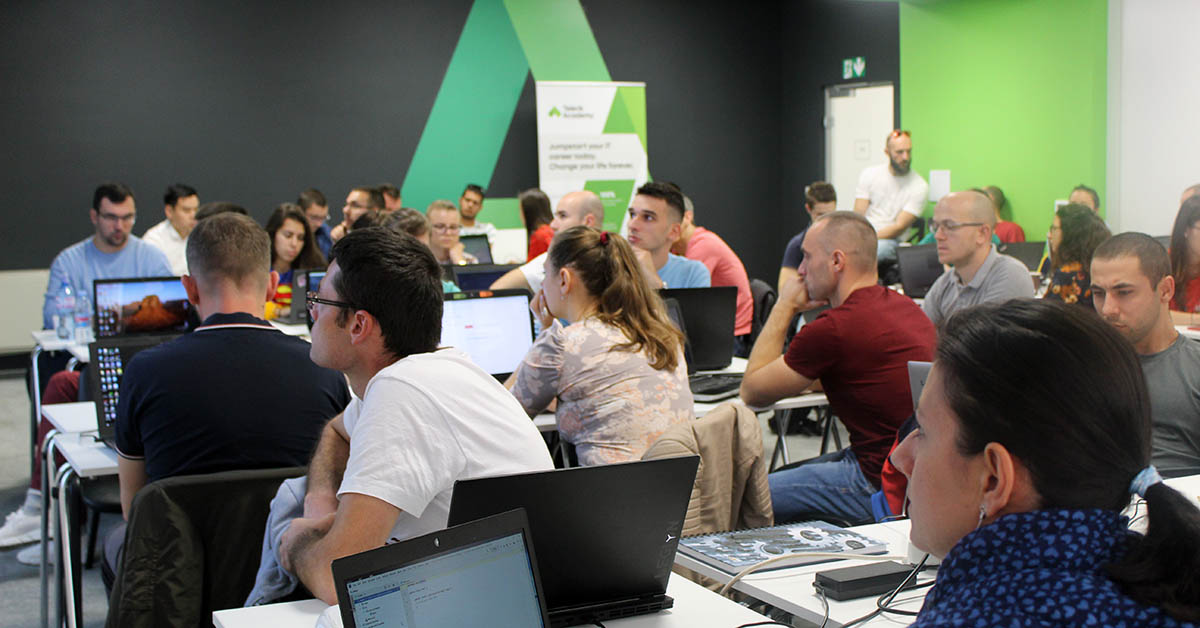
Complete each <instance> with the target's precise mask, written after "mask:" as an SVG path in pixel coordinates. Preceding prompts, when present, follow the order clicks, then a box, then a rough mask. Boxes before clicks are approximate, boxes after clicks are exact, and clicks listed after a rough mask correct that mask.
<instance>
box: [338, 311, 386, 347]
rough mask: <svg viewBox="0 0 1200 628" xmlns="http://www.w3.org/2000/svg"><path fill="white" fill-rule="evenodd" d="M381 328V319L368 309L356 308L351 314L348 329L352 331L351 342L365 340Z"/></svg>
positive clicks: (356, 342)
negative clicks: (377, 318)
mask: <svg viewBox="0 0 1200 628" xmlns="http://www.w3.org/2000/svg"><path fill="white" fill-rule="evenodd" d="M378 329H379V321H378V320H376V319H375V317H374V316H372V315H371V314H370V313H369V312H367V311H366V310H354V313H353V314H352V315H351V316H350V324H349V325H347V326H346V331H347V332H349V333H350V343H351V344H358V343H360V342H364V341H366V340H367V338H369V337H370V336H371V334H372V333H373V332H374V331H375V330H378Z"/></svg>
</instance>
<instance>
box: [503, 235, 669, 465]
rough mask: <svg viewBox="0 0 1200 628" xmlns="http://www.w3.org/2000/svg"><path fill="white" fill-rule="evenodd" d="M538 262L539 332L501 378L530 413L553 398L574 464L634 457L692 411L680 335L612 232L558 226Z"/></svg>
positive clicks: (535, 306)
mask: <svg viewBox="0 0 1200 628" xmlns="http://www.w3.org/2000/svg"><path fill="white" fill-rule="evenodd" d="M545 269H546V280H545V281H544V282H543V283H542V289H541V290H540V291H538V293H537V295H536V296H535V297H534V299H533V302H532V303H531V304H530V308H531V309H532V310H533V312H534V315H535V316H537V318H538V319H539V320H540V321H541V324H542V333H541V334H540V335H539V336H538V338H537V340H536V341H535V342H534V344H533V347H532V348H531V349H530V350H529V353H528V354H526V356H525V359H524V360H523V361H522V363H521V364H520V365H519V366H518V367H517V370H516V371H515V372H514V373H513V375H512V377H511V378H509V381H508V385H509V386H510V387H511V389H512V392H513V395H514V396H515V397H516V398H517V400H518V401H520V402H521V405H522V406H524V408H525V411H526V412H528V413H529V415H530V416H534V415H536V414H537V413H539V412H541V411H542V410H545V409H546V408H547V407H549V406H550V404H551V402H553V401H555V400H556V399H557V401H558V408H557V411H556V415H557V418H558V433H559V435H560V436H562V438H564V439H565V440H566V441H567V442H569V443H571V444H573V445H574V446H575V452H576V455H577V456H578V458H579V463H580V464H582V465H593V464H608V463H613V462H624V461H628V460H637V459H638V458H640V457H641V456H642V453H643V452H645V451H646V449H648V448H649V447H650V445H651V444H653V443H654V441H655V440H656V439H657V438H658V437H659V435H661V434H662V433H663V432H664V431H666V430H667V428H669V427H671V426H672V425H675V424H676V423H683V422H686V421H688V420H690V419H691V418H692V393H691V390H690V389H689V388H688V379H687V366H686V364H684V360H683V334H682V333H680V332H679V330H678V329H676V328H675V326H674V325H672V324H671V321H670V319H668V318H667V314H666V307H665V306H664V305H663V301H662V299H661V298H660V297H659V295H658V293H657V292H655V291H654V290H652V289H650V287H649V286H648V285H647V284H646V280H645V279H644V278H643V276H642V271H641V267H640V266H639V265H638V262H637V258H636V257H635V256H634V254H633V249H632V248H631V247H630V246H629V242H627V241H626V240H625V239H624V238H622V237H621V236H619V235H616V234H614V233H608V232H600V231H597V230H595V229H593V228H591V227H572V228H570V229H567V230H564V231H561V232H559V233H558V234H557V235H556V236H555V237H554V240H553V241H552V242H551V244H550V251H549V253H548V254H547V255H546V263H545ZM558 319H564V320H566V321H567V322H568V323H570V325H567V326H564V325H563V324H562V323H561V322H560V321H559V320H558Z"/></svg>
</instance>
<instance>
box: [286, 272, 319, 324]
mask: <svg viewBox="0 0 1200 628" xmlns="http://www.w3.org/2000/svg"><path fill="white" fill-rule="evenodd" d="M324 276H325V269H324V268H312V269H306V270H296V271H294V272H293V273H292V305H291V307H289V308H287V309H284V310H280V311H279V313H278V314H277V315H276V316H275V320H277V321H279V322H280V323H286V324H288V325H303V324H306V323H308V307H307V306H308V304H307V302H306V296H307V294H308V292H309V291H310V290H311V291H313V292H316V291H317V289H318V288H320V286H321V278H322V277H324ZM313 279H315V280H316V281H313Z"/></svg>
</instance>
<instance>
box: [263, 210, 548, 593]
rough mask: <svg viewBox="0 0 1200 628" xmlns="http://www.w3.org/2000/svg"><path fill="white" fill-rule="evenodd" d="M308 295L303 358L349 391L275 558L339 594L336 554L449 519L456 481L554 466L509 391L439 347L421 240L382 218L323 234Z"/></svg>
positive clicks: (437, 279)
mask: <svg viewBox="0 0 1200 628" xmlns="http://www.w3.org/2000/svg"><path fill="white" fill-rule="evenodd" d="M330 259H331V263H330V265H329V270H328V273H327V274H326V275H325V279H324V280H323V281H322V282H321V287H320V291H319V292H318V294H317V295H316V296H315V297H313V298H310V299H309V311H310V313H311V314H312V319H313V328H312V341H313V342H312V350H311V354H310V355H311V357H312V360H313V362H315V363H316V364H318V365H320V366H325V367H328V368H333V369H336V370H339V371H341V372H342V373H344V374H345V375H346V377H347V379H348V380H349V382H350V389H351V391H353V393H354V399H353V400H351V402H350V405H349V406H347V407H346V411H345V412H344V413H343V414H342V415H341V416H338V417H337V418H335V419H333V420H332V421H330V422H329V424H328V425H327V426H326V427H325V430H324V432H323V433H322V435H321V440H320V442H319V443H318V445H317V450H316V452H315V453H314V454H313V459H312V463H311V464H310V465H309V476H308V489H307V494H306V495H305V498H304V516H303V517H301V518H298V519H295V520H293V521H292V522H291V524H290V526H289V527H288V529H287V531H286V532H284V533H283V536H282V537H281V539H280V542H279V549H278V558H279V561H280V565H281V566H282V567H283V568H284V569H285V570H287V571H288V572H290V573H292V574H295V575H296V576H297V577H299V579H300V581H301V582H303V583H304V585H305V586H306V587H308V590H309V591H311V592H312V593H313V595H315V596H316V597H318V598H320V599H322V600H324V601H325V602H327V603H329V604H336V603H337V594H336V592H335V591H334V584H333V577H332V574H331V573H330V563H331V562H332V561H333V560H334V559H337V558H340V557H342V556H347V555H350V554H355V553H358V552H362V551H366V550H368V549H372V548H375V547H379V546H381V545H383V544H385V543H387V542H388V540H389V539H397V540H403V539H407V538H411V537H414V536H418V535H421V534H426V533H429V532H434V531H437V530H440V529H443V528H445V527H446V521H447V517H448V515H449V508H450V496H451V492H452V490H453V487H454V482H455V481H457V480H463V479H468V478H475V477H482V476H491V475H504V474H509V473H520V472H526V471H540V470H546V469H550V468H552V467H553V463H552V462H551V460H550V454H549V452H548V450H547V449H546V444H545V442H544V441H543V440H542V437H541V435H540V434H539V433H538V431H537V428H535V427H534V425H533V423H532V422H531V421H530V420H529V417H528V416H527V415H526V414H525V411H524V410H523V409H522V408H521V405H520V404H519V403H517V400H516V399H515V398H514V397H513V396H512V395H511V394H510V393H509V392H508V391H507V390H505V389H504V387H503V386H501V385H500V383H499V382H497V381H496V380H495V379H494V378H492V376H491V375H488V374H487V373H485V372H484V371H483V370H482V369H480V368H479V367H478V366H476V365H475V364H473V363H472V362H471V361H470V359H469V358H468V357H467V356H466V354H464V353H462V352H461V351H458V350H457V349H450V348H445V349H438V348H437V347H438V344H439V342H440V339H441V323H442V284H441V268H440V267H439V266H438V264H437V262H436V261H435V260H434V258H433V255H432V254H431V253H430V251H429V249H428V247H426V246H425V245H424V244H421V243H420V242H419V241H418V240H417V239H416V238H413V237H412V236H410V235H407V234H401V233H396V232H394V231H391V230H388V229H363V230H359V231H353V232H351V233H349V234H348V235H346V237H345V238H343V239H341V240H339V241H338V242H337V243H336V244H334V246H333V249H332V250H331V251H330Z"/></svg>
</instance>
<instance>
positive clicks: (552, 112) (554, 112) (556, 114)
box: [549, 107, 562, 118]
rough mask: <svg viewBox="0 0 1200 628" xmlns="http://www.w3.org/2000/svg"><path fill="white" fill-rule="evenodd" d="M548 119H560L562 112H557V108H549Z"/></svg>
mask: <svg viewBox="0 0 1200 628" xmlns="http://www.w3.org/2000/svg"><path fill="white" fill-rule="evenodd" d="M549 117H551V118H555V117H557V118H561V117H562V112H561V111H559V110H558V107H551V108H550V115H549Z"/></svg>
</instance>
